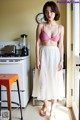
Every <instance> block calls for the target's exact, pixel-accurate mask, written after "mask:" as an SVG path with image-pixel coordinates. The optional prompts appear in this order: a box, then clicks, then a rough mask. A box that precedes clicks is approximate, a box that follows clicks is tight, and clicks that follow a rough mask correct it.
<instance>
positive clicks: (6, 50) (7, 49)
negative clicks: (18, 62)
mask: <svg viewBox="0 0 80 120" xmlns="http://www.w3.org/2000/svg"><path fill="white" fill-rule="evenodd" d="M3 51H4V54H15V53H16V46H15V45H7V46H5V47H4V49H3Z"/></svg>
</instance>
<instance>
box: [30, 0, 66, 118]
mask: <svg viewBox="0 0 80 120" xmlns="http://www.w3.org/2000/svg"><path fill="white" fill-rule="evenodd" d="M43 14H44V18H45V21H46V22H43V23H40V24H38V26H37V33H36V69H35V76H34V79H35V84H36V85H35V84H34V85H33V94H32V96H33V97H37V99H39V100H43V102H44V104H43V106H42V108H41V111H40V115H41V116H45V115H46V110H47V106H48V100H51V111H52V106H53V104H54V101H55V100H57V99H59V98H60V97H62V96H60V95H61V94H60V93H59V92H60V91H59V89H58V81H59V80H57V76H58V74H57V73H58V71H60V70H61V69H62V68H63V37H64V27H63V26H62V25H60V24H58V23H57V22H56V21H57V20H59V17H60V13H59V10H58V7H57V5H56V4H55V2H53V1H48V2H46V3H45V5H44V7H43ZM61 87H62V86H61ZM51 111H50V115H51Z"/></svg>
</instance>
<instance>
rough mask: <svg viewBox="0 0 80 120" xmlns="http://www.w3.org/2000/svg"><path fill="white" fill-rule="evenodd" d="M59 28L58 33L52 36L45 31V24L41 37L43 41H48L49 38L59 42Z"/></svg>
mask: <svg viewBox="0 0 80 120" xmlns="http://www.w3.org/2000/svg"><path fill="white" fill-rule="evenodd" d="M59 37H60V36H59V28H58V33H57V35H55V36H52V37H49V36H48V35H47V33H46V32H45V31H44V26H43V29H42V31H41V34H40V39H41V40H42V41H48V40H51V41H54V42H58V41H59Z"/></svg>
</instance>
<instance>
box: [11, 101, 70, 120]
mask: <svg viewBox="0 0 80 120" xmlns="http://www.w3.org/2000/svg"><path fill="white" fill-rule="evenodd" d="M40 108H41V106H33V104H32V100H31V101H30V102H29V104H28V105H27V107H26V108H25V109H23V120H49V113H50V105H49V107H48V110H47V115H46V116H45V117H41V116H40V115H39V111H40ZM54 113H55V118H53V116H52V120H71V116H70V111H69V109H68V108H66V107H65V106H63V105H61V104H60V103H58V104H57V105H56V107H55V110H54V111H53V113H52V115H53V114H54ZM12 117H13V119H12V120H20V111H19V110H16V111H13V112H12Z"/></svg>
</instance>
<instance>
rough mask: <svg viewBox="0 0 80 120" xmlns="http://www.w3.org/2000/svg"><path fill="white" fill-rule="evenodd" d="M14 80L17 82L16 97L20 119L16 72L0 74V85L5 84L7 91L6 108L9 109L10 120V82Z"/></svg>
mask: <svg viewBox="0 0 80 120" xmlns="http://www.w3.org/2000/svg"><path fill="white" fill-rule="evenodd" d="M14 82H17V89H18V97H19V104H18V105H19V106H20V113H21V120H23V116H22V107H21V98H20V88H19V79H18V74H0V85H3V86H5V87H6V91H7V102H8V110H9V117H10V118H9V119H10V120H12V115H11V113H12V112H11V87H12V84H13V83H14Z"/></svg>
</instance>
